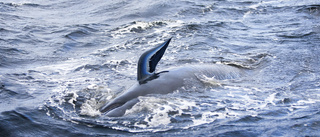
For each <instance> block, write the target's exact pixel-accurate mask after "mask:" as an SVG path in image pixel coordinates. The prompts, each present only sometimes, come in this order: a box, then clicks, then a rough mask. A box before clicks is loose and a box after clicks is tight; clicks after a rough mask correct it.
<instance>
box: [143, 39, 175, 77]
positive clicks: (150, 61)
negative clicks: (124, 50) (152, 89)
mask: <svg viewBox="0 0 320 137" xmlns="http://www.w3.org/2000/svg"><path fill="white" fill-rule="evenodd" d="M170 40H171V38H170V39H168V40H167V41H166V42H164V43H163V44H161V45H160V46H157V47H155V48H152V49H150V50H148V51H146V52H144V53H143V54H142V55H141V56H140V58H139V61H138V81H139V82H142V81H144V80H146V79H147V78H148V77H150V76H151V75H153V74H154V71H155V70H156V66H157V64H158V62H159V61H160V59H161V57H162V56H163V54H164V52H165V51H166V49H167V47H168V45H169V43H170Z"/></svg>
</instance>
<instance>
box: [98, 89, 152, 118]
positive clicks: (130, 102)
mask: <svg viewBox="0 0 320 137" xmlns="http://www.w3.org/2000/svg"><path fill="white" fill-rule="evenodd" d="M143 87H144V86H143V85H142V86H141V85H140V84H135V85H133V86H132V87H131V88H129V89H128V90H127V91H125V92H123V93H122V94H121V95H119V96H117V97H116V98H114V99H113V100H111V101H110V102H108V103H107V104H105V105H104V106H103V107H101V108H100V112H101V113H104V114H105V115H106V116H109V117H120V116H123V115H124V114H125V112H126V110H128V109H130V108H132V107H133V106H134V105H135V104H136V103H138V102H139V99H138V97H139V96H140V95H142V94H145V93H146V92H147V90H150V89H146V88H143Z"/></svg>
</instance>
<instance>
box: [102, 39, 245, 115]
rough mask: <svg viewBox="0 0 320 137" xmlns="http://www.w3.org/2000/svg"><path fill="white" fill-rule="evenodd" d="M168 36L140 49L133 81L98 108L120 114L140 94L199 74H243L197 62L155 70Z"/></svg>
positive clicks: (166, 88)
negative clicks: (144, 50)
mask: <svg viewBox="0 0 320 137" xmlns="http://www.w3.org/2000/svg"><path fill="white" fill-rule="evenodd" d="M171 39H172V38H170V39H168V40H166V41H165V42H164V43H162V44H160V45H158V46H156V47H154V48H152V49H150V50H147V51H146V52H144V53H143V54H142V55H141V56H140V58H139V60H138V64H137V82H136V83H135V84H134V85H133V86H132V87H130V88H129V89H128V90H126V91H125V92H123V93H120V95H118V96H116V97H115V98H114V99H112V100H111V101H110V102H108V103H106V104H104V105H103V106H102V107H101V108H100V109H99V111H100V112H101V113H103V114H104V115H106V116H108V117H121V116H123V115H125V113H126V111H127V110H129V109H131V108H132V107H133V106H134V105H135V104H136V103H138V102H139V97H140V96H146V95H149V94H168V93H172V92H174V91H176V90H178V89H180V88H182V87H184V86H187V85H190V84H193V82H190V81H201V76H205V77H208V78H213V79H215V80H226V79H235V78H240V77H243V75H244V74H245V72H244V70H243V69H241V68H239V67H235V66H230V65H225V64H214V63H212V64H198V65H185V66H181V67H175V68H171V69H167V70H163V71H159V72H156V66H157V64H158V62H159V61H160V60H161V58H162V56H163V55H164V53H165V51H166V49H167V47H168V45H169V43H170V41H171Z"/></svg>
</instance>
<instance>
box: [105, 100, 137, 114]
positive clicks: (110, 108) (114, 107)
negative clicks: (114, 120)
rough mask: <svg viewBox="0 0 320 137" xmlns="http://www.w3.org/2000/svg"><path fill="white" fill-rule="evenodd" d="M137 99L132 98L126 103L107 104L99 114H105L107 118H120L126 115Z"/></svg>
mask: <svg viewBox="0 0 320 137" xmlns="http://www.w3.org/2000/svg"><path fill="white" fill-rule="evenodd" d="M138 102H139V99H137V98H134V99H131V100H129V101H127V102H113V101H112V102H109V103H108V104H106V105H105V106H103V107H102V108H101V109H100V112H101V113H105V115H106V116H108V117H121V116H123V115H124V114H125V113H126V110H128V109H130V108H132V107H133V106H134V105H135V104H136V103H138Z"/></svg>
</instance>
